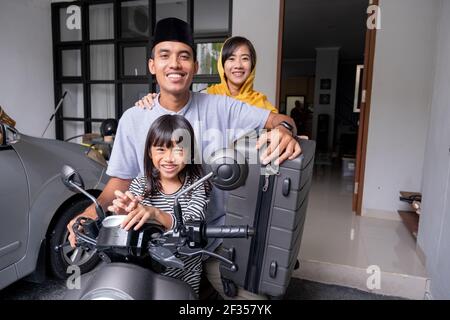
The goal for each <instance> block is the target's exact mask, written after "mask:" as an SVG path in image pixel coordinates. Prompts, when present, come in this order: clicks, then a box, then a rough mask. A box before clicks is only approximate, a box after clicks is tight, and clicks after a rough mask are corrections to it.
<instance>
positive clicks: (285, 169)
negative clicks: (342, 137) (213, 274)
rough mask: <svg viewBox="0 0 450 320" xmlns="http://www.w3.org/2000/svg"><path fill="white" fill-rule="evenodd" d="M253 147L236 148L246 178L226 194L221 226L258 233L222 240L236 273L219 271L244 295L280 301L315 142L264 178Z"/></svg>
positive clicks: (292, 257)
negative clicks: (247, 228)
mask: <svg viewBox="0 0 450 320" xmlns="http://www.w3.org/2000/svg"><path fill="white" fill-rule="evenodd" d="M252 141H254V140H250V142H249V143H239V141H238V142H237V143H236V144H235V149H236V150H238V152H240V153H241V154H242V155H245V158H246V160H247V161H248V162H249V165H248V167H249V172H248V177H247V180H246V182H245V185H244V186H242V187H239V188H238V189H235V190H232V191H230V192H229V195H228V199H227V202H226V218H225V220H226V221H225V223H226V224H231V225H242V224H244V225H245V224H248V225H250V226H253V227H254V228H255V230H256V233H255V236H253V237H252V238H249V239H247V240H244V239H224V241H223V245H222V247H223V248H224V249H225V250H227V251H228V252H229V255H228V258H232V259H233V260H234V261H235V262H236V264H237V266H238V270H237V271H236V272H232V271H231V270H230V269H229V268H227V266H225V265H221V274H222V276H223V277H224V278H226V279H229V280H232V281H233V282H234V283H235V284H236V285H238V286H241V287H244V288H245V289H246V290H249V291H252V292H255V293H259V294H267V295H270V296H274V297H279V296H282V295H284V293H285V292H286V289H287V286H288V285H289V281H290V278H291V275H292V272H293V269H294V267H295V264H296V262H297V255H298V252H299V249H300V243H301V238H302V233H303V225H304V222H305V216H306V209H307V206H308V193H309V189H310V186H311V178H312V172H313V166H314V152H315V142H314V141H311V140H301V141H300V146H301V148H302V154H301V155H300V156H299V157H297V158H296V159H294V160H287V161H285V162H283V163H282V164H281V166H280V167H279V168H278V172H277V173H272V174H270V175H265V174H261V173H262V170H261V169H262V168H263V167H262V165H261V164H260V163H259V155H257V154H256V153H257V151H256V148H255V147H254V145H253V143H252ZM255 159H257V163H254V162H255V161H254V160H255ZM249 160H253V161H249ZM252 162H253V164H252Z"/></svg>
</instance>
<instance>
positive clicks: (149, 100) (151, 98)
mask: <svg viewBox="0 0 450 320" xmlns="http://www.w3.org/2000/svg"><path fill="white" fill-rule="evenodd" d="M157 96H158V94H157V93H149V94H147V95H146V96H145V97H143V98H142V99H140V100H138V101H136V103H135V104H134V105H135V106H136V107H139V108H142V109H148V110H152V109H153V106H154V105H155V104H154V103H155V99H156V97H157Z"/></svg>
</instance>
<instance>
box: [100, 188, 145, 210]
mask: <svg viewBox="0 0 450 320" xmlns="http://www.w3.org/2000/svg"><path fill="white" fill-rule="evenodd" d="M114 195H115V196H116V199H114V200H113V202H112V205H111V206H109V207H108V211H111V212H114V213H115V214H128V213H130V212H131V211H133V210H135V209H136V208H137V207H138V204H139V202H140V201H142V197H141V196H137V197H136V196H134V195H133V194H132V193H131V192H130V191H126V192H125V193H123V192H122V191H120V190H116V191H114Z"/></svg>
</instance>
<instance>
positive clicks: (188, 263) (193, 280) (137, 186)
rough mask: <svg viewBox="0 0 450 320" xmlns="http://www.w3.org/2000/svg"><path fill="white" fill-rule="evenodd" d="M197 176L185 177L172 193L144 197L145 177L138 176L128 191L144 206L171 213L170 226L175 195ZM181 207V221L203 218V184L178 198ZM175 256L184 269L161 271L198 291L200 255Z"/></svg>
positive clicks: (158, 191) (204, 206) (205, 200)
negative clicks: (138, 197)
mask: <svg viewBox="0 0 450 320" xmlns="http://www.w3.org/2000/svg"><path fill="white" fill-rule="evenodd" d="M198 179H199V178H198V177H194V178H192V179H190V178H189V177H186V178H185V179H184V183H183V185H182V186H181V188H180V189H179V190H178V191H177V192H175V193H172V194H165V193H163V192H161V191H160V190H157V192H156V194H154V195H152V196H151V197H145V191H146V190H147V183H148V182H147V178H146V177H140V178H135V179H133V181H132V182H131V184H130V188H129V190H130V192H131V193H133V194H134V195H135V196H142V197H144V199H143V200H142V201H141V204H143V205H145V206H153V207H155V208H158V209H161V210H162V211H164V212H166V213H169V214H171V215H172V221H173V223H172V227H171V229H173V228H175V226H176V218H175V215H174V212H173V203H174V200H175V197H176V196H177V195H178V194H179V193H180V192H181V191H182V190H184V189H186V188H187V187H189V186H190V185H192V184H193V183H194V182H195V181H197V180H198ZM179 202H180V205H181V209H182V212H183V222H186V221H199V220H204V219H205V212H206V206H207V202H208V197H207V194H206V190H205V186H204V185H203V184H201V185H200V186H198V187H197V188H195V189H194V190H191V191H190V192H187V193H185V194H184V195H182V196H181V197H180V198H179ZM176 256H177V258H179V259H180V260H182V261H183V262H184V269H178V268H172V267H167V268H166V269H165V271H164V272H163V273H162V274H163V275H165V276H169V277H173V278H176V279H180V280H183V281H184V282H186V283H187V284H189V285H190V286H191V287H192V289H193V290H194V292H196V293H197V294H198V293H199V289H200V278H201V274H202V256H201V255H199V256H194V257H186V256H183V255H176Z"/></svg>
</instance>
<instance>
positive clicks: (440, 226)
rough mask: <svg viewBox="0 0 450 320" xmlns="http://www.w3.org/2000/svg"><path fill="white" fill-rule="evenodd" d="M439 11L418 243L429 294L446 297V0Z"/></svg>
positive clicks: (449, 68)
mask: <svg viewBox="0 0 450 320" xmlns="http://www.w3.org/2000/svg"><path fill="white" fill-rule="evenodd" d="M439 12H440V17H439V29H438V30H439V31H438V46H437V58H436V76H435V78H434V91H433V98H432V104H431V112H430V122H429V130H428V138H427V147H426V153H425V164H424V170H423V185H422V195H423V201H422V214H421V216H420V225H419V235H418V243H419V245H420V247H421V248H422V249H423V251H424V253H425V256H426V266H427V270H428V273H429V276H430V277H431V293H432V296H433V298H435V299H450V273H449V270H450V256H449V252H450V125H449V124H450V105H449V104H450V91H449V88H450V60H449V57H450V33H449V32H448V31H449V30H450V1H443V2H442V7H441V10H439Z"/></svg>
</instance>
